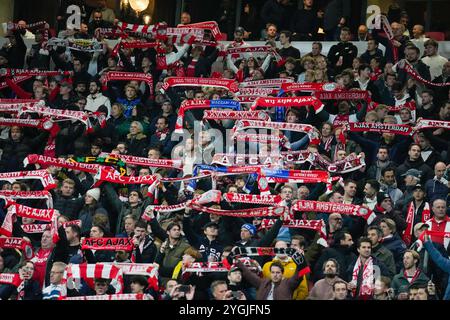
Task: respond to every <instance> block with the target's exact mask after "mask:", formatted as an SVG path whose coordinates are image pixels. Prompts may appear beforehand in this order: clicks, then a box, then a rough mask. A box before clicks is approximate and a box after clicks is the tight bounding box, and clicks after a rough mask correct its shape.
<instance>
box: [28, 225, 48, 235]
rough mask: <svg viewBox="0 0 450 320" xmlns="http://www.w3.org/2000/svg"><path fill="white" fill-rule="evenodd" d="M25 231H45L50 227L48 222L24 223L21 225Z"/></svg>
mask: <svg viewBox="0 0 450 320" xmlns="http://www.w3.org/2000/svg"><path fill="white" fill-rule="evenodd" d="M21 227H22V230H23V232H25V233H43V232H44V231H46V230H47V229H49V224H48V223H43V224H33V223H30V224H23V225H21Z"/></svg>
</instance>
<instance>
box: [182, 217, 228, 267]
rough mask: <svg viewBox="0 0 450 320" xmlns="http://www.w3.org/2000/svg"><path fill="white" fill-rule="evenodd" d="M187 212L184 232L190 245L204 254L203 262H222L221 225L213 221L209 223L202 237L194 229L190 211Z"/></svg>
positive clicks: (204, 227)
mask: <svg viewBox="0 0 450 320" xmlns="http://www.w3.org/2000/svg"><path fill="white" fill-rule="evenodd" d="M186 211H187V212H185V214H184V216H183V231H184V233H185V235H186V238H187V240H188V241H189V243H190V244H191V245H192V246H193V247H194V248H196V249H198V251H199V252H200V253H201V254H202V256H203V261H220V260H221V255H222V251H223V246H222V244H221V243H220V242H219V241H218V240H217V237H218V235H219V224H218V223H216V222H213V221H211V222H208V223H207V224H205V225H204V226H203V233H204V236H200V235H198V234H197V233H195V231H194V229H193V227H192V221H191V217H190V211H189V210H186Z"/></svg>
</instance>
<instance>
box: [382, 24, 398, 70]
mask: <svg viewBox="0 0 450 320" xmlns="http://www.w3.org/2000/svg"><path fill="white" fill-rule="evenodd" d="M381 23H382V25H381V26H382V28H383V31H384V33H385V34H386V37H387V38H388V40H389V42H390V44H391V48H392V54H393V56H394V63H395V62H397V61H398V48H397V47H396V46H395V45H394V40H395V39H394V32H393V31H392V28H391V24H390V23H389V20H388V19H387V17H386V16H383V15H382V16H381Z"/></svg>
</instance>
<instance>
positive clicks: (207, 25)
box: [177, 21, 221, 40]
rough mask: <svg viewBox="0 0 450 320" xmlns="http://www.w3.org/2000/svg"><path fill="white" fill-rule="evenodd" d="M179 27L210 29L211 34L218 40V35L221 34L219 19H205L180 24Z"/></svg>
mask: <svg viewBox="0 0 450 320" xmlns="http://www.w3.org/2000/svg"><path fill="white" fill-rule="evenodd" d="M177 28H199V29H204V30H210V31H211V34H212V35H213V37H214V38H215V39H216V40H217V37H218V36H220V34H221V32H220V29H219V25H218V24H217V21H203V22H196V23H190V24H179V25H177Z"/></svg>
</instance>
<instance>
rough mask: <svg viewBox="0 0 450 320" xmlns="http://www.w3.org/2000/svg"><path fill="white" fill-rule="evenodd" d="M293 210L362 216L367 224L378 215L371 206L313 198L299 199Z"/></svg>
mask: <svg viewBox="0 0 450 320" xmlns="http://www.w3.org/2000/svg"><path fill="white" fill-rule="evenodd" d="M291 210H292V211H300V212H308V211H312V212H325V213H339V214H344V215H350V216H357V217H362V218H364V219H366V220H367V224H370V223H372V221H373V219H375V217H376V215H375V213H373V212H372V211H371V210H370V209H369V208H366V207H363V206H359V205H354V204H344V203H336V202H323V201H312V200H298V201H296V202H295V203H294V204H293V206H292V207H291Z"/></svg>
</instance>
